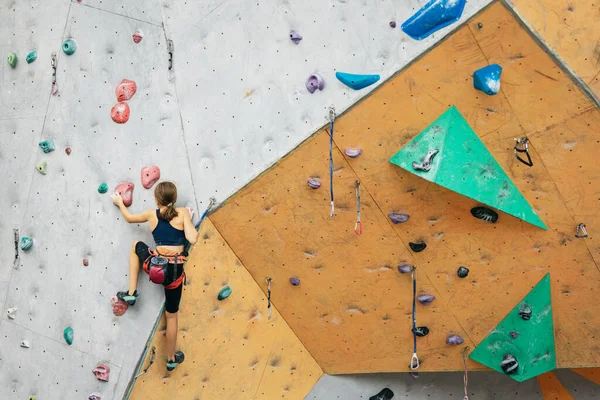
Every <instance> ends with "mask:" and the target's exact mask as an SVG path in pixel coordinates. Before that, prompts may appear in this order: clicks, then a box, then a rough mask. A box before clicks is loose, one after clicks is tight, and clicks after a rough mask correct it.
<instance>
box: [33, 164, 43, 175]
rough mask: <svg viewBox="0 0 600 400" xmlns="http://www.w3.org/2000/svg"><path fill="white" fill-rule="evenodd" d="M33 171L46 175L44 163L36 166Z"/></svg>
mask: <svg viewBox="0 0 600 400" xmlns="http://www.w3.org/2000/svg"><path fill="white" fill-rule="evenodd" d="M35 169H37V170H38V172H39V173H40V174H42V175H46V161H42V162H41V163H39V164H36V165H35Z"/></svg>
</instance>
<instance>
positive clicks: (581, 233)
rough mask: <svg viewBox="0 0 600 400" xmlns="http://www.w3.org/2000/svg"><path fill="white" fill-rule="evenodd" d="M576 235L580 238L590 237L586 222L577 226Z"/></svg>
mask: <svg viewBox="0 0 600 400" xmlns="http://www.w3.org/2000/svg"><path fill="white" fill-rule="evenodd" d="M575 237H576V238H578V239H584V238H586V237H588V233H587V230H586V229H585V224H584V223H581V224H579V225H577V228H575Z"/></svg>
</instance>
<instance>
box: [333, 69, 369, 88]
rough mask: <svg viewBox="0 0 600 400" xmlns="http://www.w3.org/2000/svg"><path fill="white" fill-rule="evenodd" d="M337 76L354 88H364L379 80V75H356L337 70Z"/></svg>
mask: <svg viewBox="0 0 600 400" xmlns="http://www.w3.org/2000/svg"><path fill="white" fill-rule="evenodd" d="M335 77H336V78H338V79H339V81H340V82H342V83H343V84H344V85H346V86H348V87H350V88H352V89H354V90H360V89H364V88H366V87H367V86H371V85H372V84H374V83H375V82H377V81H378V80H379V75H355V74H348V73H346V72H336V73H335Z"/></svg>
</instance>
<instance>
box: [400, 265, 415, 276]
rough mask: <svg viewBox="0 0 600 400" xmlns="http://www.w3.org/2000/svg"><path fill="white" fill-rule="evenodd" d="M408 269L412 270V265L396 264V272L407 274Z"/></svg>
mask: <svg viewBox="0 0 600 400" xmlns="http://www.w3.org/2000/svg"><path fill="white" fill-rule="evenodd" d="M410 271H412V267H411V266H410V265H408V264H400V265H398V272H400V273H401V274H408V273H409V272H410Z"/></svg>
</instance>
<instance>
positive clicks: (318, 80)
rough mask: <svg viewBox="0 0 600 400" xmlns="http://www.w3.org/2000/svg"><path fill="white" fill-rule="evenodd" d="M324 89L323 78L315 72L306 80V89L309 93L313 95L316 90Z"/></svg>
mask: <svg viewBox="0 0 600 400" xmlns="http://www.w3.org/2000/svg"><path fill="white" fill-rule="evenodd" d="M324 87H325V81H324V80H323V77H322V76H321V75H319V74H317V73H316V72H315V73H314V74H312V75H311V76H309V77H308V79H307V80H306V88H307V89H308V91H309V92H310V93H314V92H315V91H316V90H317V89H319V90H323V88H324Z"/></svg>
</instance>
